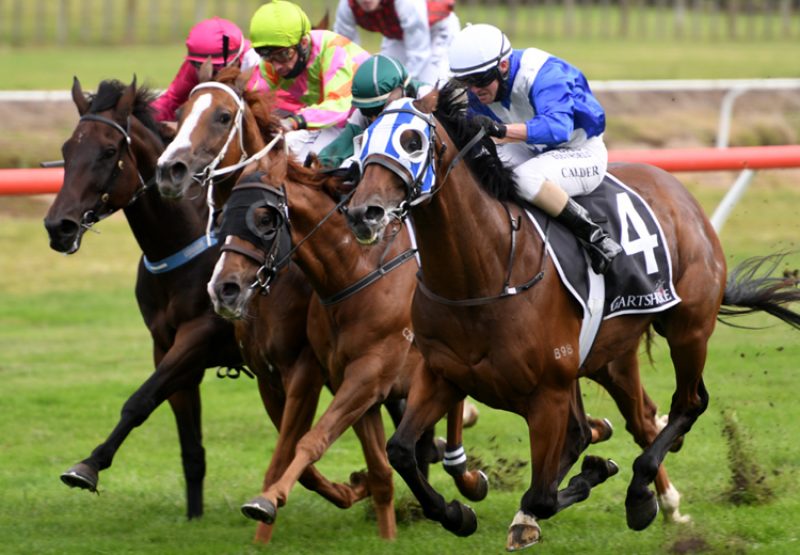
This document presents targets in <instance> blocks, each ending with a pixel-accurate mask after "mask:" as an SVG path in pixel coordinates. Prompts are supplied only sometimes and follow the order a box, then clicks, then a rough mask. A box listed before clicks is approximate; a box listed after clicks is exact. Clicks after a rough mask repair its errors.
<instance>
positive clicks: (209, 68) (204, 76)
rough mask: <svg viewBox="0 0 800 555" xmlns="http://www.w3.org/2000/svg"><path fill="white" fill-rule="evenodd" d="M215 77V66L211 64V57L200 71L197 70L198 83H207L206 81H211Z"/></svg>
mask: <svg viewBox="0 0 800 555" xmlns="http://www.w3.org/2000/svg"><path fill="white" fill-rule="evenodd" d="M213 76H214V65H213V64H212V63H211V57H210V56H209V57H208V58H206V61H205V62H203V64H202V65H201V66H200V69H198V70H197V81H198V83H205V82H206V81H211V78H212V77H213Z"/></svg>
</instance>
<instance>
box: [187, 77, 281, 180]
mask: <svg viewBox="0 0 800 555" xmlns="http://www.w3.org/2000/svg"><path fill="white" fill-rule="evenodd" d="M202 89H218V90H221V91H225V93H227V94H228V95H229V96H230V97H231V98H233V100H234V102H235V103H236V116H235V117H234V118H233V120H234V123H233V125H232V126H231V130H230V131H229V132H228V138H227V140H226V141H225V144H224V145H223V147H222V150H220V151H219V154H217V156H216V158H214V159H213V160H212V161H211V162H210V163H209V164H208V165H207V166H206V167H205V169H204V170H203V171H202V172H200V173H197V174H195V175H194V176H193V179H194V180H195V181H197V182H198V183H199V184H200V186H201V187H205V186H206V185H209V184H213V180H214V178H215V177H219V176H221V175H228V174H230V173H233V172H235V171H237V170H240V169H242V168H244V167H245V166H247V165H248V164H250V163H252V162H256V161H258V160H261V159H262V158H263V157H264V156H266V155H267V154H268V153H269V152H270V151H271V150H272V149H273V148H274V147H275V145H276V144H278V141H279V140H280V139H281V138H282V137H283V131H279V132H278V133H276V135H275V137H274V138H273V139H272V140H271V141H270V142H269V143H267V145H266V146H265V147H264V148H262V149H261V150H259V151H258V152H256V153H255V154H253V155H252V156H250V157H248V156H247V151H246V150H245V148H244V132H243V129H242V122H243V120H244V112H245V103H244V99H242V97H241V96H240V95H239V93H237V92H236V91H235V90H234V89H233V88H232V87H230V86H229V85H226V84H225V83H220V82H218V81H208V82H206V83H200V84H199V85H197V86H196V87H195V88H193V89H192V91H191V92H190V93H189V96H190V97H191V96H192V95H193V94H194V93H195V92H197V91H199V90H202ZM237 133H238V135H239V150H240V151H241V153H242V155H241V157H240V158H239V161H238V162H237V163H235V164H232V165H230V166H225V167H224V168H220V169H217V166H219V164H220V162H222V159H223V158H225V155H226V154H227V153H228V148H229V147H230V145H231V143H232V142H233V138H234V137H235V136H236V134H237Z"/></svg>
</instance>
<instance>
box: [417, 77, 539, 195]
mask: <svg viewBox="0 0 800 555" xmlns="http://www.w3.org/2000/svg"><path fill="white" fill-rule="evenodd" d="M433 115H434V116H436V119H437V120H439V121H440V122H441V124H442V126H443V127H444V128H445V131H447V134H448V135H450V139H452V141H453V142H454V143H455V145H456V148H458V149H461V148H464V146H465V145H466V144H467V143H468V142H469V141H471V140H472V139H473V137H475V135H476V134H477V133H478V132H479V131H480V129H481V127H480V125H478V124H477V123H475V122H473V121H472V120H471V119H467V117H466V91H465V90H464V89H462V88H461V87H458V86H456V85H455V84H454V83H453V82H452V81H450V82H448V83H446V84H445V86H444V87H442V89H440V90H439V102H438V105H437V107H436V110H434V112H433ZM464 161H465V162H466V163H467V167H469V169H470V171H472V174H473V175H474V176H475V177H476V179H477V181H478V183H480V184H481V187H483V189H484V191H486V192H487V193H488V194H489V195H491V196H492V197H493V198H495V199H497V200H499V201H507V200H510V201H514V202H516V203H518V204H520V203H522V202H523V200H522V198H521V197H520V196H519V195H518V194H517V188H516V186H515V182H514V175H513V171H512V170H511V169H510V168H508V167H506V166H505V164H503V162H502V161H501V160H500V157H499V156H498V155H497V147H496V145H495V143H494V141H493V140H492V139H491V137H489V136H488V135H485V136H484V137H483V138H482V139H481V140H480V141H479V142H478V144H477V145H475V146H474V147H472V150H471V151H470V153H469V155H468V156H465V157H464Z"/></svg>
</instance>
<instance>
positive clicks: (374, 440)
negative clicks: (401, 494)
mask: <svg viewBox="0 0 800 555" xmlns="http://www.w3.org/2000/svg"><path fill="white" fill-rule="evenodd" d="M353 430H354V431H355V433H356V435H357V436H358V438H359V440H361V449H362V450H363V452H364V460H366V462H367V482H368V484H369V491H370V493H371V494H372V503H373V506H374V507H375V515H376V517H377V519H378V532H379V533H380V536H381V537H382V538H384V539H387V540H390V539H394V538H395V537H396V536H397V521H396V518H395V513H394V486H393V485H392V467H391V466H390V465H389V460H388V458H387V455H386V448H385V447H384V446H385V445H386V435H385V433H384V430H383V421H382V420H381V414H380V407H379V406H374V407H372V408H371V409H369V410H368V411H367V412H366V413H365V414H364V416H362V417H361V418H360V419H359V420H358V421H356V422H354V423H353Z"/></svg>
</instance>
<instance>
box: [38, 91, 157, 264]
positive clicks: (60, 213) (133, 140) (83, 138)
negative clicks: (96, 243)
mask: <svg viewBox="0 0 800 555" xmlns="http://www.w3.org/2000/svg"><path fill="white" fill-rule="evenodd" d="M153 98H154V96H153V95H152V94H151V93H150V92H149V91H148V90H147V89H145V88H140V89H138V90H137V88H136V78H135V77H134V79H133V82H132V83H131V84H130V85H128V86H125V85H123V84H122V83H120V82H119V81H103V82H101V83H100V85H99V86H98V90H97V93H96V94H94V95H91V96H89V97H87V96H86V95H84V93H83V90H82V88H81V84H80V82H79V81H78V79H77V77H76V78H75V79H74V81H73V85H72V100H73V101H74V102H75V106H76V107H77V108H78V113H79V115H80V119H79V120H78V124H77V126H76V127H75V130H74V131H73V133H72V136H71V137H70V138H69V139H68V140H67V141H66V142H65V143H64V145H63V146H62V149H61V150H62V154H63V156H64V184H63V186H62V187H61V190H60V191H59V193H58V195H56V198H55V200H54V201H53V204H52V205H51V206H50V209H49V210H48V212H47V215H46V217H45V219H44V225H45V228H46V229H47V233H48V235H49V237H50V247H51V248H52V249H54V250H56V251H59V252H64V253H67V254H72V253H74V252H76V251H77V250H78V249H79V248H80V243H81V238H82V237H83V233H84V232H85V231H86V230H87V229H89V228H90V227H91V226H92V225H94V224H95V223H97V222H99V221H100V220H102V219H103V218H106V217H107V216H110V215H111V214H113V213H114V212H116V211H117V210H119V209H121V208H125V207H127V206H129V205H130V204H131V203H133V202H134V201H135V200H136V199H137V198H138V197H139V196H141V195H142V194H143V193H144V192H145V191H146V190H147V187H148V186H147V184H146V181H145V179H144V178H143V177H142V171H143V167H144V166H146V165H148V164H147V163H148V162H149V163H150V166H151V167H152V166H154V163H155V158H156V157H157V156H158V154H159V153H160V152H161V150H163V148H164V147H163V143H162V142H161V139H160V138H159V136H158V133H157V127H156V124H155V122H154V120H153V117H152V113H151V111H150V108H149V104H150V102H151V101H152V100H153Z"/></svg>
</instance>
